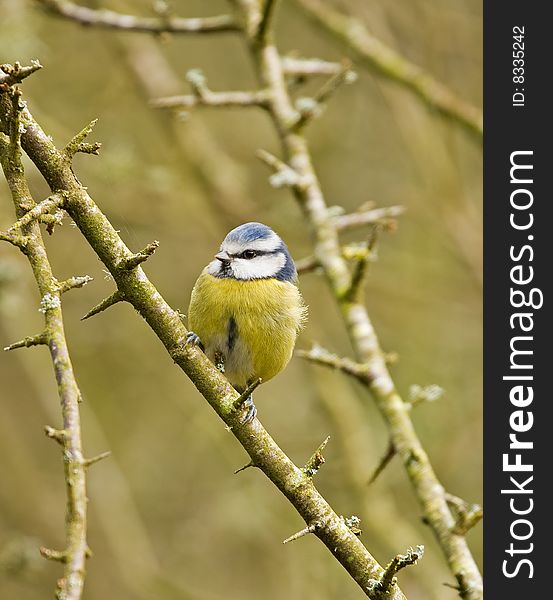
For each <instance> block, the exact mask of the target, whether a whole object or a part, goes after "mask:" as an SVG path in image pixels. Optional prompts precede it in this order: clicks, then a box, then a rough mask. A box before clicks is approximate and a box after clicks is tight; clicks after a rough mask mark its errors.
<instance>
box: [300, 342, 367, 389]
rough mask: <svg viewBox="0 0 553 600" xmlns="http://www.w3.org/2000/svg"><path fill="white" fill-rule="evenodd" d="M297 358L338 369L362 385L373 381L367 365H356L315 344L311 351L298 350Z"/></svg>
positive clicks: (348, 359)
mask: <svg viewBox="0 0 553 600" xmlns="http://www.w3.org/2000/svg"><path fill="white" fill-rule="evenodd" d="M296 356H299V357H300V358H305V359H306V360H308V361H310V362H312V363H315V364H317V365H322V366H325V367H330V368H331V369H337V370H338V371H342V372H343V373H347V374H348V375H352V376H353V377H355V378H356V379H358V380H359V381H361V382H362V383H367V382H369V381H370V379H371V375H370V371H369V370H368V368H367V365H362V364H359V363H356V362H355V361H353V360H351V359H350V358H343V357H340V356H337V355H336V354H332V353H331V352H329V351H328V350H326V348H323V347H322V346H319V345H318V344H314V345H313V347H312V348H311V350H296Z"/></svg>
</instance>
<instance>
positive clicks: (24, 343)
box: [4, 331, 48, 352]
mask: <svg viewBox="0 0 553 600" xmlns="http://www.w3.org/2000/svg"><path fill="white" fill-rule="evenodd" d="M41 345H42V346H44V345H48V336H47V335H46V332H44V331H43V332H42V333H39V334H38V335H31V336H27V337H26V338H23V339H22V340H19V342H15V343H13V344H11V345H10V346H6V347H5V348H4V350H5V351H6V352H9V351H10V350H15V349H16V348H30V347H31V346H41Z"/></svg>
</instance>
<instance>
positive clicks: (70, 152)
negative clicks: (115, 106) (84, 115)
mask: <svg viewBox="0 0 553 600" xmlns="http://www.w3.org/2000/svg"><path fill="white" fill-rule="evenodd" d="M97 122H98V119H93V120H92V121H91V122H90V123H89V124H88V125H87V126H86V127H84V128H83V129H82V130H81V131H79V133H77V135H75V136H74V137H73V138H72V139H71V141H70V142H69V143H68V144H67V146H65V148H64V149H63V152H64V153H65V154H66V155H67V157H68V158H69V159H71V158H73V156H74V155H75V154H77V152H82V153H84V154H96V155H98V154H99V153H100V148H101V147H102V144H100V142H95V143H93V144H88V143H86V142H85V139H86V138H87V137H88V136H89V135H90V134H91V133H92V130H93V129H94V126H95V125H96V123H97Z"/></svg>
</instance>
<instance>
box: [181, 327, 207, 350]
mask: <svg viewBox="0 0 553 600" xmlns="http://www.w3.org/2000/svg"><path fill="white" fill-rule="evenodd" d="M184 345H185V346H197V347H198V348H199V349H200V350H201V351H202V352H203V351H204V350H205V348H204V345H203V344H202V340H201V339H200V336H199V335H198V334H197V333H194V332H193V331H189V332H188V333H187V334H186V342H185V344H184Z"/></svg>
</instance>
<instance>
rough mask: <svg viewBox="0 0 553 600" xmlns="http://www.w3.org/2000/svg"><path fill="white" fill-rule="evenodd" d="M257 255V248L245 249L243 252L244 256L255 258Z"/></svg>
mask: <svg viewBox="0 0 553 600" xmlns="http://www.w3.org/2000/svg"><path fill="white" fill-rule="evenodd" d="M256 256H257V252H256V251H255V250H244V252H242V258H248V259H250V258H255V257H256Z"/></svg>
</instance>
